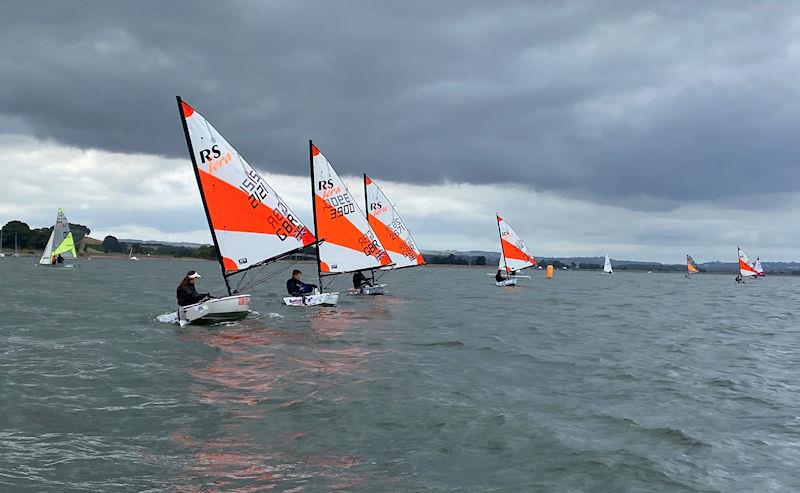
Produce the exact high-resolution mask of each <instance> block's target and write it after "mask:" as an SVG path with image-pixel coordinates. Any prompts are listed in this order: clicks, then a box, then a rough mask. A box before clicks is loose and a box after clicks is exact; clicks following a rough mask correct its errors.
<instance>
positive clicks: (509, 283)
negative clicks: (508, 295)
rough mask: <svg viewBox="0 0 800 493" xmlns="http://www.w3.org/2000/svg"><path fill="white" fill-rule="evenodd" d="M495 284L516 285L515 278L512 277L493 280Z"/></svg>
mask: <svg viewBox="0 0 800 493" xmlns="http://www.w3.org/2000/svg"><path fill="white" fill-rule="evenodd" d="M494 285H495V286H501V287H502V286H516V285H517V278H516V277H512V278H511V279H503V280H502V281H495V282H494Z"/></svg>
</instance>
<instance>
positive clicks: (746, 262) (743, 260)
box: [736, 246, 758, 282]
mask: <svg viewBox="0 0 800 493" xmlns="http://www.w3.org/2000/svg"><path fill="white" fill-rule="evenodd" d="M736 253H737V256H738V257H739V275H738V276H737V277H736V280H737V282H744V280H745V278H750V279H755V278H757V277H758V271H757V270H756V269H755V267H753V264H752V263H751V262H750V259H749V258H747V255H746V254H745V253H744V251H743V250H742V249H741V247H738V246H737V247H736Z"/></svg>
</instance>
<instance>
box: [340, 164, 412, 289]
mask: <svg viewBox="0 0 800 493" xmlns="http://www.w3.org/2000/svg"><path fill="white" fill-rule="evenodd" d="M364 199H365V203H366V206H367V221H368V222H369V225H370V227H371V228H372V230H373V231H374V232H375V235H376V236H377V237H378V241H380V243H381V245H383V247H384V248H385V249H386V253H387V254H388V255H389V259H390V261H391V262H392V264H394V265H391V266H389V267H381V268H380V269H379V270H382V271H386V270H397V269H406V268H408V267H419V266H422V265H425V264H426V262H425V258H424V257H423V256H422V252H421V251H420V249H419V247H418V246H417V244H416V242H415V241H414V238H413V237H412V236H411V232H410V231H409V229H408V227H406V225H405V223H404V222H403V219H402V218H401V217H400V214H398V212H397V209H396V208H395V206H394V204H392V202H391V201H390V200H389V199H388V198H387V197H386V194H384V193H383V190H381V188H380V187H379V186H378V184H377V183H375V181H373V180H372V179H371V178H370V177H368V176H367V175H366V173H365V174H364ZM372 279H373V281H374V280H375V270H374V269H373V270H372ZM385 287H386V285H385V284H374V283H373V285H372V286H363V287H361V288H355V287H353V288H350V289H349V290H348V294H364V295H371V294H383V292H384V288H385Z"/></svg>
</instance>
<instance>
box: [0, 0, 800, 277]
mask: <svg viewBox="0 0 800 493" xmlns="http://www.w3.org/2000/svg"><path fill="white" fill-rule="evenodd" d="M0 18H2V19H3V24H4V27H3V29H2V30H0V46H1V47H2V49H1V50H0V81H2V86H0V87H1V88H2V89H1V90H0V148H2V150H3V154H4V157H3V159H2V164H1V165H0V166H1V168H0V169H2V170H3V174H4V179H3V180H0V222H2V223H5V222H6V221H8V220H10V219H16V218H19V219H22V220H25V221H26V222H28V223H29V224H31V226H43V225H48V224H51V223H52V222H53V220H54V217H55V210H56V208H57V207H63V208H64V209H65V211H66V213H67V216H68V217H69V219H70V221H72V222H77V223H82V224H86V225H88V226H89V227H91V228H92V230H93V233H92V236H100V237H102V235H105V234H114V235H116V236H118V237H122V238H126V237H138V238H141V239H162V240H186V241H198V242H208V241H210V236H209V234H208V232H207V227H206V224H205V217H204V215H203V211H202V207H201V205H200V200H199V196H198V193H197V190H196V187H195V184H194V179H193V176H192V174H191V169H190V163H189V160H188V155H187V151H186V145H185V141H184V138H183V133H182V130H181V127H180V122H179V119H178V114H177V108H176V105H175V95H181V96H182V97H184V98H185V99H186V100H187V101H188V102H189V103H190V104H192V105H193V106H194V107H195V108H196V109H197V110H198V111H199V112H201V113H202V114H203V115H204V116H205V117H207V118H208V119H209V120H210V121H211V122H212V123H213V124H214V125H215V126H216V127H217V129H218V130H220V131H221V132H222V134H223V135H225V137H226V138H227V139H228V140H229V141H230V142H231V143H232V144H233V145H235V146H236V147H237V148H238V149H239V151H240V152H241V153H242V154H243V155H244V156H245V157H246V158H247V159H248V161H249V162H250V163H251V164H252V165H254V166H255V167H256V168H258V169H259V170H261V171H262V172H263V174H264V175H265V176H269V177H270V180H271V183H272V185H273V187H274V188H275V189H276V190H277V191H278V192H279V193H280V194H281V195H283V196H284V197H285V198H286V199H287V200H288V201H289V202H290V203H291V205H292V206H293V207H294V208H295V209H296V210H297V212H298V213H299V214H300V215H301V216H303V217H305V218H306V219H310V218H309V216H310V210H309V209H310V206H309V204H308V201H309V199H308V197H309V190H308V187H309V184H308V180H307V176H306V173H307V167H308V156H307V152H308V147H307V140H308V139H309V138H313V139H314V141H315V143H317V144H318V146H319V147H320V149H321V150H322V152H323V153H325V155H326V156H327V157H328V159H329V160H330V161H331V163H332V164H333V165H334V166H335V167H336V168H337V170H338V171H339V173H340V174H342V175H349V176H351V177H352V181H353V184H354V185H356V184H357V180H358V179H357V178H356V177H358V176H360V174H361V173H362V172H363V171H366V172H367V173H368V174H370V176H372V177H374V178H375V179H376V180H377V181H378V182H379V183H381V185H382V187H383V188H384V189H385V191H386V192H387V194H388V195H389V196H390V198H391V199H392V200H393V201H394V202H396V205H397V207H398V209H399V211H400V213H401V214H402V215H403V216H404V219H405V220H406V222H407V223H408V226H409V227H410V228H411V229H412V231H413V232H415V233H416V234H415V236H416V237H417V242H418V243H419V244H420V246H421V247H422V248H423V249H447V248H452V249H461V250H468V249H486V250H497V248H498V245H497V238H496V226H495V223H494V219H493V215H494V212H495V211H496V210H499V211H500V212H501V213H502V214H503V215H504V216H505V217H506V218H507V219H508V220H509V222H510V223H511V224H512V225H513V226H514V227H515V228H516V229H517V230H518V231H519V232H520V234H521V235H522V236H523V238H524V239H525V240H526V242H527V243H528V244H529V246H530V247H531V249H532V250H533V252H534V253H535V254H537V255H547V256H551V255H563V256H566V255H603V254H605V253H609V254H611V256H612V257H615V258H630V259H640V260H645V259H647V260H660V261H664V262H680V261H682V258H683V255H685V254H686V253H691V254H692V255H693V256H694V257H695V258H696V259H697V260H698V261H701V262H702V261H707V260H714V259H722V260H727V261H733V260H734V259H735V254H734V251H735V250H734V248H735V246H736V244H737V243H739V244H742V246H743V247H745V249H746V251H747V252H748V254H750V256H751V257H755V256H757V255H760V256H761V258H762V259H766V260H790V259H799V258H800V255H798V254H797V247H798V245H800V232H798V228H799V227H800V165H799V164H800V163H799V162H798V160H799V158H798V155H799V154H800V153H799V152H798V151H800V138H798V136H797V135H795V134H796V133H797V131H798V125H797V122H798V121H800V100H798V91H799V89H798V87H800V85H798V82H797V81H798V80H800V4H797V3H795V2H770V3H760V2H744V1H743V2H719V3H711V2H702V3H697V2H685V3H681V2H641V1H632V2H596V1H592V2H589V1H585V2H569V1H567V2H531V1H524V2H491V3H490V2H477V3H472V2H466V1H460V0H459V1H453V2H446V1H436V2H430V1H425V2H415V1H404V2H367V1H365V2H323V1H320V2H314V3H312V2H302V1H296V0H293V1H287V2H262V1H253V2H142V1H139V2H127V3H124V4H123V3H121V2H120V3H118V2H105V1H104V2H96V3H93V2H80V3H78V4H73V3H69V2H58V1H53V2H36V1H30V2H3V3H2V4H0ZM358 190H360V187H359V188H358ZM309 222H310V221H309Z"/></svg>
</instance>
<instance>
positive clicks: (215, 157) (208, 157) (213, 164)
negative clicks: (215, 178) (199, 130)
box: [200, 144, 233, 173]
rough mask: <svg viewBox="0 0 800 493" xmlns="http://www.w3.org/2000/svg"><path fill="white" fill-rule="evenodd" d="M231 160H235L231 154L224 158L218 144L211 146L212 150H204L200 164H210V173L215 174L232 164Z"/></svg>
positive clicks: (201, 152)
mask: <svg viewBox="0 0 800 493" xmlns="http://www.w3.org/2000/svg"><path fill="white" fill-rule="evenodd" d="M231 160H233V156H231V153H230V152H228V153H226V154H225V155H224V156H223V155H222V151H220V150H219V146H218V145H217V144H214V145H213V146H211V149H202V150H201V151H200V164H206V163H208V172H209V173H214V172H215V171H217V170H218V169H220V168H221V167H223V166H225V165H226V164H228V163H230V162H231Z"/></svg>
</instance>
